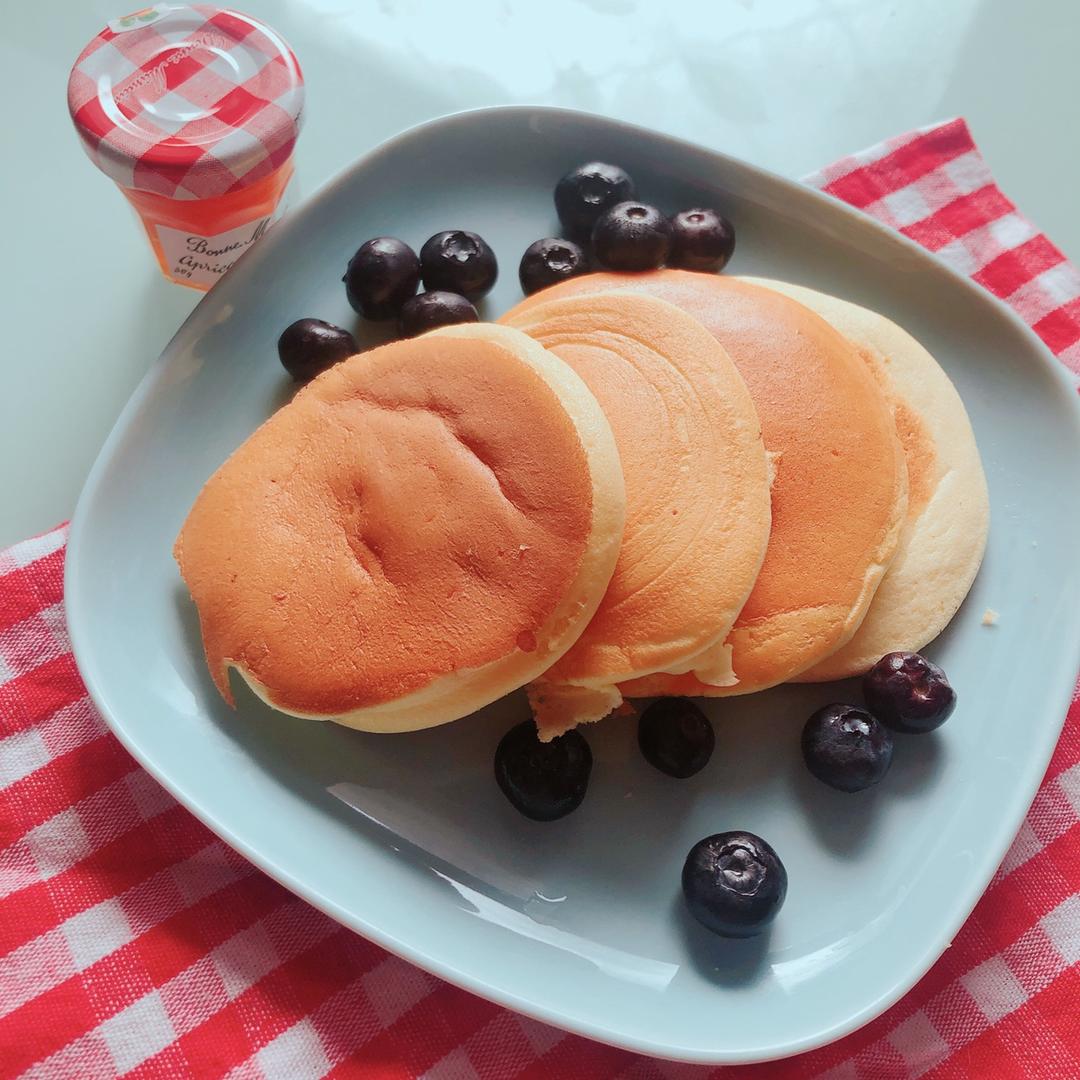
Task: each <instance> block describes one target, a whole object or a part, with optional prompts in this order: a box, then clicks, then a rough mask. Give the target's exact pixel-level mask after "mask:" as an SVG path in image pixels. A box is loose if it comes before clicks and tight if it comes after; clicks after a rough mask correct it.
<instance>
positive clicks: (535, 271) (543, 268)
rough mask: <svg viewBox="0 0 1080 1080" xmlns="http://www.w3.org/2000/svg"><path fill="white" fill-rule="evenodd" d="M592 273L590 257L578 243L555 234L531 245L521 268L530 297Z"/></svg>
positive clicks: (524, 286) (522, 288)
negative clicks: (560, 238) (569, 279)
mask: <svg viewBox="0 0 1080 1080" xmlns="http://www.w3.org/2000/svg"><path fill="white" fill-rule="evenodd" d="M588 272H589V260H588V258H587V257H586V255H585V252H584V251H583V250H582V249H581V248H580V247H579V246H578V245H577V244H575V243H574V242H573V241H572V240H558V239H556V238H555V237H551V236H549V237H546V238H545V239H543V240H537V241H536V242H535V243H532V244H530V245H529V246H528V247H527V248H526V249H525V254H524V255H522V256H521V265H520V266H519V267H518V277H519V278H520V280H521V291H522V292H523V293H524V294H525V295H526V296H530V295H531V294H532V293H534V292H539V291H540V290H541V289H546V288H547V287H548V286H549V285H555V284H557V283H558V282H560V281H566V279H567V278H572V277H577V276H578V274H587V273H588Z"/></svg>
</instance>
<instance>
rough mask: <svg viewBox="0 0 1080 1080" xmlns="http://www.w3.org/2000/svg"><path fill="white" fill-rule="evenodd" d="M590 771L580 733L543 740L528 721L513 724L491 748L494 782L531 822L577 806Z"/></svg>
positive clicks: (586, 747) (561, 814) (588, 752)
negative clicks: (493, 752)
mask: <svg viewBox="0 0 1080 1080" xmlns="http://www.w3.org/2000/svg"><path fill="white" fill-rule="evenodd" d="M591 771H592V751H591V750H590V749H589V744H588V743H587V742H586V741H585V739H584V737H583V736H582V735H581V733H580V732H577V731H568V732H567V733H566V734H565V735H560V736H559V737H558V738H556V739H552V740H551V742H547V743H542V742H541V741H540V740H539V738H537V735H536V725H535V724H534V723H533V722H532V721H531V720H525V721H524V722H522V723H520V724H518V725H517V726H516V727H512V728H511V729H510V730H509V731H508V732H507V733H506V734H505V735H504V736H503V737H502V740H501V741H500V742H499V745H498V748H497V749H496V751H495V780H496V781H497V783H498V785H499V787H500V788H501V789H502V792H503V794H504V795H505V796H506V797H507V798H508V799H509V800H510V801H511V802H512V803H513V804H514V806H515V807H516V808H517V809H518V810H520V811H521V812H522V813H523V814H524V815H525V816H526V817H527V818H532V819H533V821H554V820H555V819H556V818H561V817H565V816H566V815H567V814H569V813H570V811H571V810H576V809H577V808H578V807H579V806H580V805H581V800H582V799H584V798H585V791H586V789H587V788H588V786H589V773H590V772H591Z"/></svg>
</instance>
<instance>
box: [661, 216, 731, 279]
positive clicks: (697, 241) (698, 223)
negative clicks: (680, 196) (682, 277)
mask: <svg viewBox="0 0 1080 1080" xmlns="http://www.w3.org/2000/svg"><path fill="white" fill-rule="evenodd" d="M734 250H735V229H734V227H733V226H732V224H731V222H730V221H728V219H727V218H726V217H723V216H721V215H720V214H718V213H717V212H716V211H715V210H707V209H704V208H701V209H696V210H683V211H682V212H681V213H678V214H676V215H675V216H674V217H673V218H672V219H671V253H670V254H669V255H668V260H667V261H668V266H679V267H682V269H684V270H698V271H702V272H715V271H717V270H723V269H724V267H725V266H727V264H728V260H729V259H730V258H731V254H732V252H733V251H734Z"/></svg>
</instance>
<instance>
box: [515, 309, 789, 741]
mask: <svg viewBox="0 0 1080 1080" xmlns="http://www.w3.org/2000/svg"><path fill="white" fill-rule="evenodd" d="M503 321H504V322H508V323H509V324H510V325H513V326H515V327H517V328H518V329H520V330H523V331H525V332H526V333H527V334H529V335H530V336H531V337H533V338H535V339H536V340H537V341H539V342H540V343H541V344H542V345H543V346H544V347H545V348H547V349H548V350H549V351H551V352H553V353H555V354H556V355H557V356H559V357H561V358H562V359H563V360H565V361H566V362H567V363H568V364H569V365H570V366H571V367H572V368H573V369H574V370H575V371H576V372H577V373H578V374H579V375H580V376H581V378H582V379H583V380H584V381H585V383H586V385H587V386H588V387H589V389H590V390H591V391H592V392H593V394H594V395H595V396H596V398H597V400H598V401H599V402H600V405H601V407H602V408H603V410H604V412H605V414H606V415H607V418H608V420H609V421H610V423H611V427H612V430H613V431H614V433H615V440H616V443H617V444H618V447H619V457H620V460H621V461H622V467H623V474H624V476H625V479H626V499H627V517H626V529H625V531H624V533H623V542H622V550H621V551H620V554H619V559H618V562H617V563H616V566H615V573H614V575H613V577H612V579H611V583H610V584H609V585H608V589H607V593H606V594H605V596H604V599H603V602H602V603H601V605H600V607H599V609H598V610H597V612H596V614H595V615H594V616H593V619H592V622H590V623H589V625H588V627H587V628H586V629H585V631H584V633H583V634H582V635H581V637H580V638H579V639H578V641H577V642H576V644H575V645H574V646H573V647H572V648H571V649H570V650H569V651H568V652H567V653H566V654H565V655H564V656H563V657H562V659H561V660H559V661H558V662H557V663H555V664H554V665H553V666H552V667H551V669H550V670H548V671H547V672H545V674H544V675H543V677H542V679H541V680H539V681H537V682H536V683H534V684H533V686H532V687H531V688H530V692H529V698H530V701H531V702H532V705H533V710H534V713H535V715H536V719H537V724H538V726H539V729H540V731H541V734H542V736H547V737H550V736H552V735H557V734H560V733H561V732H563V731H565V730H567V729H568V728H570V727H573V726H574V725H575V724H577V723H582V722H587V721H591V720H599V719H600V718H601V717H603V716H606V715H607V714H608V713H610V712H611V711H612V710H613V709H614V708H615V707H617V706H618V705H619V704H620V702H621V701H622V697H621V695H620V693H619V691H618V689H617V684H618V683H620V682H625V681H627V680H630V679H634V678H637V677H639V676H642V675H647V674H650V673H653V672H658V671H662V672H667V671H691V670H692V671H694V672H695V674H696V677H698V678H700V679H701V680H702V681H705V682H710V683H713V684H716V683H729V682H731V681H732V679H731V671H730V649H729V648H728V647H727V646H726V645H725V644H724V642H725V639H726V638H727V636H728V633H729V632H730V630H731V627H732V624H733V623H734V622H735V619H736V617H737V616H738V614H739V611H740V610H741V609H742V607H743V605H744V603H745V602H746V599H747V597H748V596H749V594H750V590H751V588H752V587H753V585H754V581H755V580H756V579H757V576H758V571H759V570H760V568H761V563H762V559H763V558H764V556H765V549H766V546H767V544H768V539H769V520H770V503H769V466H768V462H767V459H766V456H765V448H764V446H763V445H762V441H761V425H760V422H759V421H758V417H757V413H756V411H755V409H754V405H753V402H752V401H751V400H750V394H749V393H748V392H747V389H746V384H745V383H744V382H743V380H742V377H741V376H740V375H739V373H738V371H737V370H736V368H735V365H734V364H733V363H732V362H731V358H730V357H729V356H728V355H727V353H726V352H725V351H724V349H723V348H722V347H721V345H720V343H719V342H718V341H717V340H716V338H715V337H714V336H713V335H712V334H710V333H709V332H708V331H707V330H706V329H705V328H704V327H703V326H702V325H701V324H700V323H699V322H697V321H696V320H695V319H693V318H691V317H690V316H689V315H687V314H686V313H685V312H684V311H682V310H680V309H679V308H677V307H674V306H672V305H671V304H668V303H665V302H664V301H662V300H658V299H656V298H654V297H650V296H646V295H644V294H642V293H633V292H625V293H624V292H618V291H615V292H607V293H603V294H597V295H590V296H584V297H569V298H566V299H563V300H553V301H551V302H550V303H547V304H541V305H533V306H531V307H530V308H529V310H528V311H524V312H520V313H518V314H516V315H515V314H514V313H511V314H510V315H508V316H505V317H504V320H503Z"/></svg>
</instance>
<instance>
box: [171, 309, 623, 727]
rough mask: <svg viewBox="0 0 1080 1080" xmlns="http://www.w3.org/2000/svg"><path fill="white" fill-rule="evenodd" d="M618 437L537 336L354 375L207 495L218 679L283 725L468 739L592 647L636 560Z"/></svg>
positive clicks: (205, 627)
mask: <svg viewBox="0 0 1080 1080" xmlns="http://www.w3.org/2000/svg"><path fill="white" fill-rule="evenodd" d="M624 514H625V495H624V489H623V483H622V474H621V470H620V467H619V462H618V452H617V450H616V447H615V441H614V438H613V436H612V434H611V429H610V426H609V425H608V423H607V420H606V419H605V418H604V415H603V413H602V411H601V410H600V407H599V405H598V404H597V403H596V400H595V398H594V397H593V396H592V394H590V393H589V391H588V390H587V389H586V387H585V385H584V383H582V381H581V380H580V379H579V378H578V376H577V375H575V374H574V372H573V371H572V370H571V369H570V368H569V367H568V366H567V365H566V364H564V363H563V362H562V361H561V360H559V359H558V358H557V357H555V356H553V355H552V354H550V353H548V352H546V351H545V350H544V349H543V348H541V347H540V346H539V345H537V344H536V342H534V341H533V340H532V339H531V338H529V337H527V336H526V335H524V334H521V333H518V332H517V331H514V330H509V329H506V328H502V327H492V326H480V325H476V326H470V327H455V328H453V330H447V331H440V332H437V333H434V334H429V335H427V336H424V337H421V338H418V339H416V340H412V341H400V342H395V343H393V344H390V345H385V346H383V347H381V348H378V349H375V350H373V351H371V352H367V353H363V354H361V355H359V356H354V357H352V358H350V359H348V360H346V361H344V362H343V363H341V364H338V365H337V366H336V367H334V368H332V369H330V370H329V371H327V372H326V373H324V374H323V375H321V376H319V378H317V379H315V380H314V381H313V382H312V383H311V384H310V385H309V386H307V387H306V388H305V389H303V390H301V391H300V392H299V393H298V394H297V395H296V397H295V398H294V399H293V401H292V402H291V403H290V404H288V405H286V406H285V407H284V408H282V409H281V410H279V412H278V413H276V414H275V415H274V416H273V417H271V418H270V419H269V420H268V421H267V422H266V423H265V424H263V425H262V427H260V428H259V429H258V430H257V431H256V432H255V433H254V434H253V435H252V436H251V437H250V438H249V439H248V440H247V441H246V442H245V443H244V444H243V445H242V446H241V447H240V448H239V449H238V450H237V451H236V452H235V453H234V454H233V455H232V456H231V457H230V458H229V460H228V461H226V462H225V464H224V465H222V466H221V468H220V469H218V471H217V472H216V473H215V474H214V475H213V476H212V477H211V478H210V480H209V481H208V482H207V484H206V486H205V487H204V488H203V490H202V492H201V493H200V495H199V497H198V498H197V500H196V501H195V505H194V506H193V507H192V509H191V512H190V514H189V515H188V519H187V521H186V522H185V524H184V527H183V529H182V531H181V533H180V536H179V538H178V539H177V542H176V548H175V555H176V559H177V562H178V563H179V564H180V571H181V574H182V575H183V578H184V580H185V582H186V583H187V585H188V588H189V589H190V591H191V595H192V597H193V599H194V601H195V603H196V606H197V607H198V610H199V618H200V622H201V626H202V634H203V642H204V645H205V649H206V657H207V662H208V663H209V666H210V671H211V674H212V675H213V678H214V681H215V682H216V684H217V686H218V689H219V690H220V691H221V694H222V695H223V696H224V697H225V699H226V700H227V701H229V702H230V703H231V702H232V694H231V692H230V688H229V682H228V672H229V669H230V668H236V669H237V670H239V671H240V673H241V674H242V675H243V677H244V678H245V679H246V680H247V681H248V682H249V684H250V685H251V686H252V688H253V689H254V690H255V692H256V693H258V694H259V696H260V697H262V698H263V699H264V700H266V701H267V702H268V703H269V704H271V705H273V706H274V707H275V708H278V709H281V710H282V711H284V712H289V713H292V714H294V715H297V716H305V717H312V718H316V719H324V718H325V719H334V720H337V721H339V722H341V723H343V724H347V725H349V726H351V727H356V728H361V729H364V730H369V731H405V730H413V729H416V728H423V727H430V726H433V725H435V724H441V723H445V722H447V721H449V720H453V719H456V718H458V717H460V716H463V715H465V714H466V713H469V712H472V711H473V710H475V709H477V708H479V707H481V706H482V705H484V704H487V703H488V702H490V701H493V700H495V699H496V698H498V697H500V696H501V695H503V694H505V693H508V692H509V691H511V690H513V689H515V688H516V687H518V686H521V685H522V684H524V683H526V682H528V681H529V680H530V679H532V678H534V677H535V676H536V675H538V674H539V673H540V672H542V671H544V670H545V669H546V668H548V667H550V666H551V664H552V663H553V662H554V661H555V660H557V659H558V658H559V657H560V656H561V655H562V654H563V652H565V650H566V649H567V648H569V646H570V645H571V644H572V643H573V642H574V640H576V638H577V636H578V634H579V633H580V632H581V630H582V629H584V627H585V625H586V624H587V623H588V621H589V619H590V618H591V616H592V614H593V612H594V611H595V610H596V607H597V605H598V604H599V602H600V599H601V597H602V596H603V593H604V590H605V589H606V587H607V583H608V580H609V578H610V576H611V572H612V570H613V568H614V566H615V560H616V557H617V555H618V547H619V539H620V536H621V533H622V526H623V518H624Z"/></svg>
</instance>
